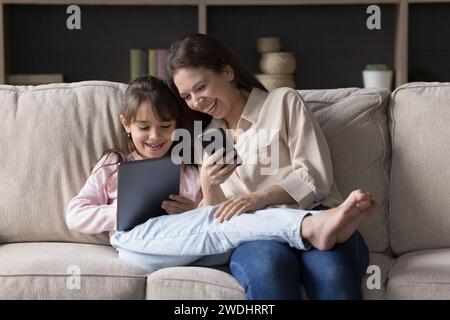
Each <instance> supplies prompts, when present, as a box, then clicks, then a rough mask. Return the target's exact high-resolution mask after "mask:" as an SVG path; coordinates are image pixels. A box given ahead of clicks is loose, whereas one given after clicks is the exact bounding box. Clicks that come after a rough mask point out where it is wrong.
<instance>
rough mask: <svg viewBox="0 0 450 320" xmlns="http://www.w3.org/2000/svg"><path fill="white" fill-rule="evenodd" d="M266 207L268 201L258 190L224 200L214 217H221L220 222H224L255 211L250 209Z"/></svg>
mask: <svg viewBox="0 0 450 320" xmlns="http://www.w3.org/2000/svg"><path fill="white" fill-rule="evenodd" d="M265 207H266V203H265V201H264V199H263V198H262V196H261V195H260V194H259V193H258V192H253V193H250V194H246V195H243V196H237V197H234V198H231V199H229V200H227V201H224V202H222V203H221V204H220V206H219V209H217V211H216V212H215V213H214V218H217V219H219V222H221V223H222V222H224V221H228V220H230V219H231V218H232V217H234V216H239V215H241V214H243V213H244V212H247V213H253V212H249V211H256V210H259V209H263V208H265Z"/></svg>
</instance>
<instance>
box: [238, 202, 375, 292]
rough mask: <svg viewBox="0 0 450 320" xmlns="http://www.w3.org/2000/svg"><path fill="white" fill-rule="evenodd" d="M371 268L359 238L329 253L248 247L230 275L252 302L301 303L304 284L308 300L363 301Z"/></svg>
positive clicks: (260, 244) (274, 245) (267, 244)
mask: <svg viewBox="0 0 450 320" xmlns="http://www.w3.org/2000/svg"><path fill="white" fill-rule="evenodd" d="M322 209H324V208H320V210H322ZM316 210H319V209H316ZM368 264H369V251H368V248H367V245H366V243H365V241H364V239H363V237H362V236H361V234H360V233H359V232H355V233H354V234H353V235H352V236H351V237H350V238H349V239H348V240H347V241H346V242H344V243H341V244H337V245H336V246H334V247H333V248H332V249H330V250H327V251H320V250H317V249H311V250H309V251H299V250H296V249H293V248H290V247H289V246H288V245H286V244H284V243H280V242H275V241H264V240H262V241H252V242H247V243H244V244H242V245H240V246H239V247H237V248H236V249H235V250H234V251H233V254H232V256H231V261H230V269H231V273H232V274H233V276H234V277H235V278H236V280H237V281H238V282H239V283H240V284H241V285H242V286H243V287H244V288H245V290H246V293H247V299H249V300H272V299H273V300H276V299H286V300H289V299H291V300H293V299H296V300H299V299H301V294H300V283H302V284H303V285H304V287H305V289H306V291H307V294H308V297H309V299H313V300H328V299H333V300H341V299H362V290H361V279H362V276H363V275H364V273H365V272H366V270H367V266H368Z"/></svg>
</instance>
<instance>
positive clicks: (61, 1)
mask: <svg viewBox="0 0 450 320" xmlns="http://www.w3.org/2000/svg"><path fill="white" fill-rule="evenodd" d="M3 4H31V5H72V4H74V5H95V6H105V5H113V6H117V5H123V6H125V5H126V6H132V5H140V6H142V5H145V6H152V5H155V6H173V5H176V6H179V5H183V6H185V5H187V6H197V5H198V4H199V0H3Z"/></svg>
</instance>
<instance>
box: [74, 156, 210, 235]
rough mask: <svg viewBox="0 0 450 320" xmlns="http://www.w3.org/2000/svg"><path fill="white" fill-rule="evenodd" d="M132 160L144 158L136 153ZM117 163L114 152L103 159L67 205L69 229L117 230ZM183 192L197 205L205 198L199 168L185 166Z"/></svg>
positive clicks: (182, 193)
mask: <svg viewBox="0 0 450 320" xmlns="http://www.w3.org/2000/svg"><path fill="white" fill-rule="evenodd" d="M131 159H132V160H133V161H134V160H142V159H143V158H142V157H141V156H140V155H139V154H138V153H137V152H133V153H132V154H131ZM117 162H118V156H117V154H115V153H112V154H110V155H109V156H108V155H106V156H104V157H102V159H100V161H99V162H98V163H97V165H96V166H95V167H94V169H93V170H92V174H91V175H90V176H89V178H88V179H87V181H86V183H85V185H84V186H83V188H82V189H81V191H80V193H79V194H78V195H77V196H76V197H74V198H73V199H72V200H71V201H70V202H69V205H68V208H67V213H66V223H67V226H68V227H69V229H71V230H76V231H79V232H82V233H87V234H96V233H101V232H104V231H114V230H116V212H117V166H118V165H117ZM180 195H181V196H184V197H186V198H188V199H191V200H192V201H194V202H195V203H196V204H197V205H198V204H199V203H200V201H201V199H202V192H201V184H200V178H199V172H198V170H197V168H196V167H193V166H182V169H181V172H180Z"/></svg>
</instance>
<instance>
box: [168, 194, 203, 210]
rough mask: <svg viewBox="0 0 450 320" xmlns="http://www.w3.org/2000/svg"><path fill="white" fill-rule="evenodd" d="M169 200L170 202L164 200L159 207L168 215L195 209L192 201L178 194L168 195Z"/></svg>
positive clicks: (195, 206)
mask: <svg viewBox="0 0 450 320" xmlns="http://www.w3.org/2000/svg"><path fill="white" fill-rule="evenodd" d="M169 199H171V200H165V201H163V203H162V205H161V208H163V209H164V210H166V212H167V213H168V214H178V213H183V212H186V211H190V210H193V209H195V208H197V205H196V204H195V202H194V201H192V200H191V199H188V198H185V197H183V196H180V195H178V194H171V195H169Z"/></svg>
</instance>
